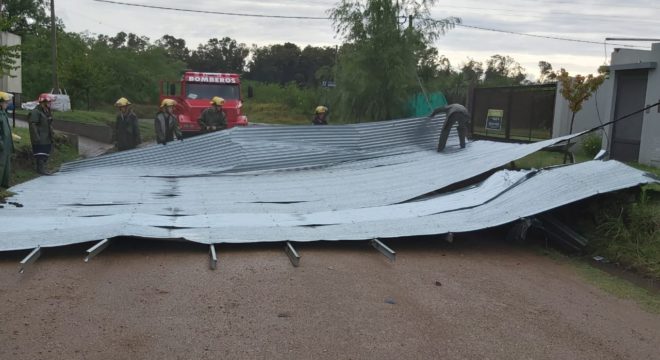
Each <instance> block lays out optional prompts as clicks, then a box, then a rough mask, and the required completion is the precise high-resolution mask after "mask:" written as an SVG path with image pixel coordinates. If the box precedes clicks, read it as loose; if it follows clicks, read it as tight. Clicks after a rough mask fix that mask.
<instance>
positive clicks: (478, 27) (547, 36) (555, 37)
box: [95, 0, 649, 49]
mask: <svg viewBox="0 0 660 360" xmlns="http://www.w3.org/2000/svg"><path fill="white" fill-rule="evenodd" d="M95 1H100V0H95ZM430 20H434V19H430ZM436 21H437V20H436ZM456 26H460V27H465V28H470V29H477V30H483V31H492V32H499V33H504V34H513V35H521V36H530V37H535V38H542V39H552V40H562V41H572V42H578V43H585V44H598V45H601V44H602V42H600V41H591V40H582V39H572V38H565V37H559V36H549V35H536V34H526V33H520V32H515V31H509V30H499V29H491V28H486V27H481V26H474V25H466V24H456ZM611 45H617V46H621V47H627V48H639V49H649V47H646V46H635V45H624V44H611Z"/></svg>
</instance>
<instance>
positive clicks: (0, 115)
mask: <svg viewBox="0 0 660 360" xmlns="http://www.w3.org/2000/svg"><path fill="white" fill-rule="evenodd" d="M12 98H13V95H12V94H9V93H6V92H4V91H0V187H3V188H8V187H9V177H10V174H11V154H12V153H13V152H14V141H13V138H12V133H11V127H10V126H9V117H8V116H7V113H6V112H5V110H7V106H9V102H10V101H11V99H12Z"/></svg>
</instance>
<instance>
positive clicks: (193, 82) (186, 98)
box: [160, 71, 248, 135]
mask: <svg viewBox="0 0 660 360" xmlns="http://www.w3.org/2000/svg"><path fill="white" fill-rule="evenodd" d="M177 85H178V86H177ZM214 96H219V97H221V98H223V99H225V105H224V106H223V107H222V109H223V110H224V112H225V114H226V115H227V128H232V127H234V126H247V125H248V119H247V116H245V115H243V114H242V113H241V107H242V106H243V101H242V98H241V81H240V77H239V76H238V74H226V73H206V72H191V71H189V72H185V73H183V76H182V78H181V81H180V82H167V81H161V83H160V102H162V101H163V99H173V100H175V101H176V103H177V105H176V108H175V110H174V112H175V114H176V115H177V117H178V119H179V128H180V129H181V131H182V132H183V134H184V135H195V134H199V133H200V131H201V129H200V127H199V123H197V119H199V115H200V114H201V113H202V111H203V110H204V109H206V108H208V107H209V106H211V105H210V101H211V98H213V97H214Z"/></svg>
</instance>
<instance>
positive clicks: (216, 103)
mask: <svg viewBox="0 0 660 360" xmlns="http://www.w3.org/2000/svg"><path fill="white" fill-rule="evenodd" d="M224 104H225V99H223V98H221V97H219V96H214V97H213V99H211V107H209V108H206V109H204V111H202V114H201V115H200V116H199V119H197V122H198V123H199V127H200V128H201V129H202V131H206V132H212V131H217V130H224V129H226V128H227V115H226V114H225V112H224V111H223V110H222V106H223V105H224Z"/></svg>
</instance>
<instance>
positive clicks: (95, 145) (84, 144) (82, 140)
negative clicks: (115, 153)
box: [16, 119, 113, 158]
mask: <svg viewBox="0 0 660 360" xmlns="http://www.w3.org/2000/svg"><path fill="white" fill-rule="evenodd" d="M16 127H19V128H27V127H28V125H27V122H26V121H24V120H19V119H16ZM26 141H30V139H26ZM112 148H113V145H112V144H106V143H102V142H99V141H96V140H92V139H90V138H86V137H83V136H80V135H79V136H78V153H79V154H80V156H82V157H84V158H89V157H94V156H99V155H102V154H105V153H106V152H107V151H108V150H110V149H112Z"/></svg>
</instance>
